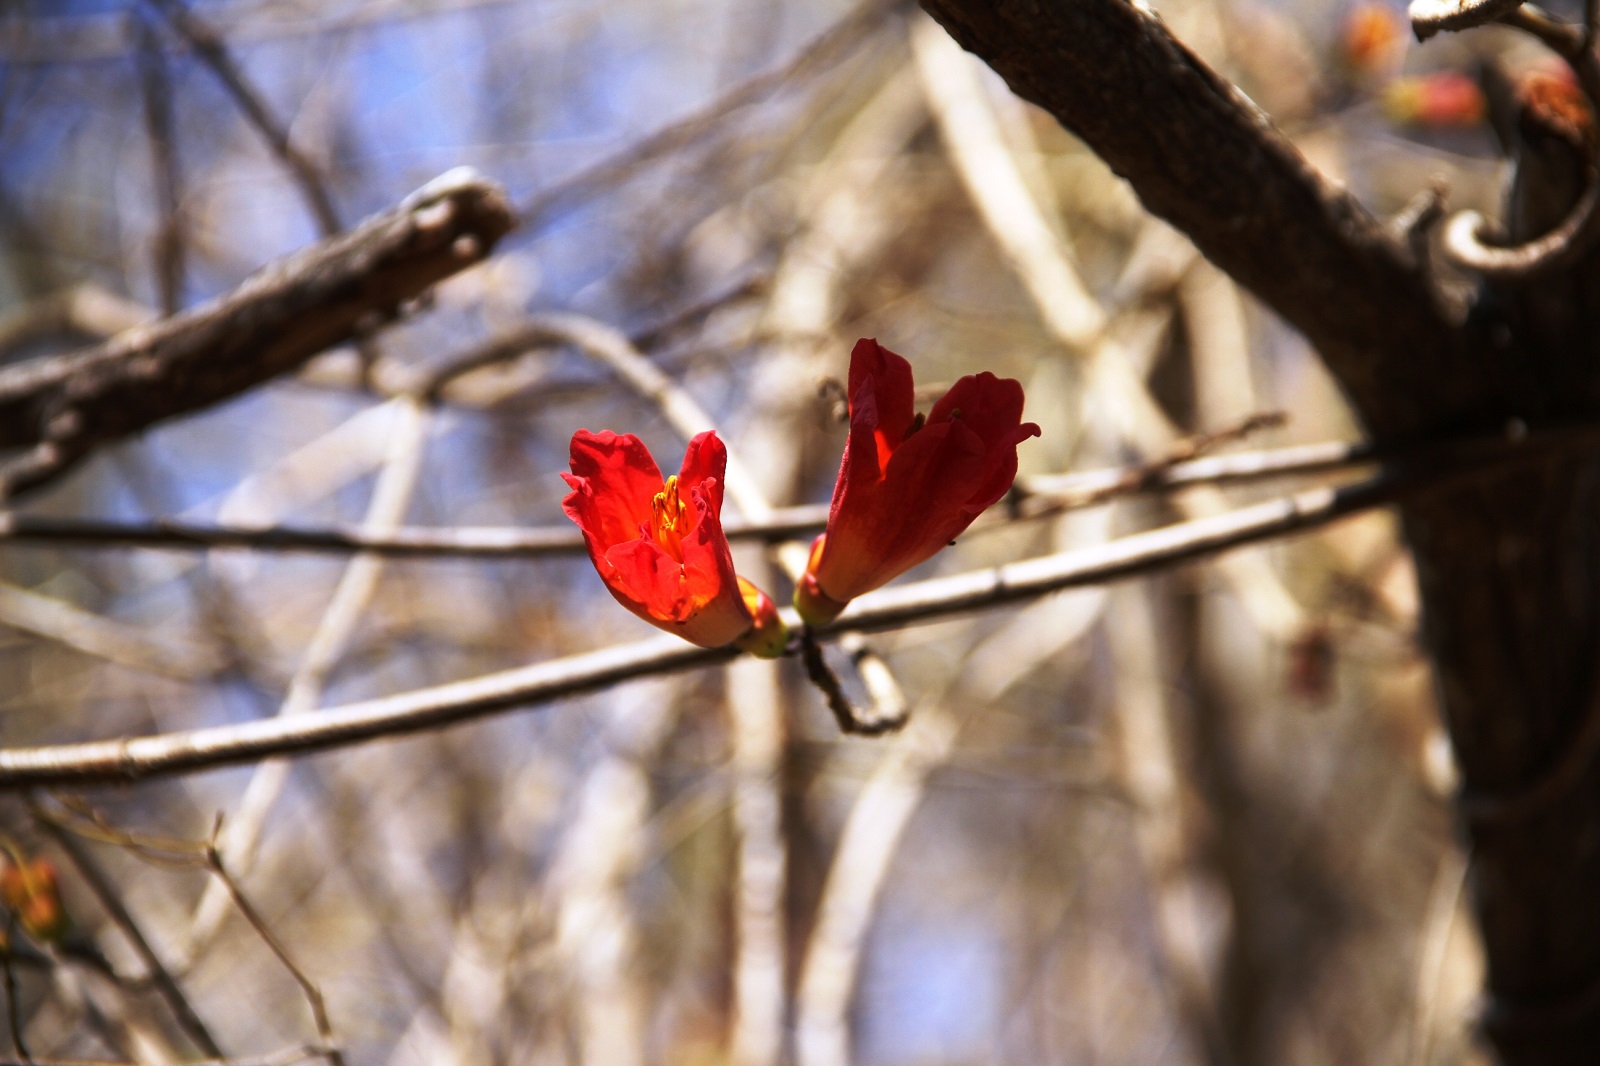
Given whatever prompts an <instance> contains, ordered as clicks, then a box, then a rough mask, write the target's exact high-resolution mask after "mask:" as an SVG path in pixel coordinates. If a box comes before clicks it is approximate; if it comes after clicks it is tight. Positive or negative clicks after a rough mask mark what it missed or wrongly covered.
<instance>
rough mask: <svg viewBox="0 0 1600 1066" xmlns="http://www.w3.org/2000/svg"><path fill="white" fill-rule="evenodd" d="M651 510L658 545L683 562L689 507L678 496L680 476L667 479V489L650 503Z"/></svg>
mask: <svg viewBox="0 0 1600 1066" xmlns="http://www.w3.org/2000/svg"><path fill="white" fill-rule="evenodd" d="M650 510H651V512H652V514H653V517H654V519H655V534H656V543H658V544H660V545H661V546H662V547H663V548H665V549H667V551H669V552H671V553H672V555H673V557H674V558H676V559H679V560H681V559H682V558H683V535H684V534H685V533H686V532H688V527H689V520H688V513H689V507H688V505H687V504H685V503H684V502H683V500H682V498H680V497H679V496H678V475H676V474H673V475H672V476H671V477H669V478H667V483H666V485H665V487H663V488H662V490H661V491H660V492H658V493H656V498H655V499H654V500H652V501H651V502H650Z"/></svg>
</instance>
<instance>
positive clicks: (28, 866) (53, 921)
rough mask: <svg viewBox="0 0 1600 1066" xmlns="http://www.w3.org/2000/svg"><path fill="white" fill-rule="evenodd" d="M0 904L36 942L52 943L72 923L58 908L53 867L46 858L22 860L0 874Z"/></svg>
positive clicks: (62, 909) (58, 896)
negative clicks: (1, 903) (14, 916)
mask: <svg viewBox="0 0 1600 1066" xmlns="http://www.w3.org/2000/svg"><path fill="white" fill-rule="evenodd" d="M0 902H4V903H5V905H6V906H7V907H9V908H10V909H11V911H12V913H14V914H15V915H16V916H17V923H18V924H19V925H21V926H22V928H24V929H26V930H27V931H28V934H29V935H30V936H32V937H33V938H34V939H36V940H40V941H43V942H45V943H56V942H58V941H60V940H61V938H62V937H64V936H66V934H67V930H68V929H69V928H71V925H72V923H71V922H70V921H69V920H68V918H67V911H66V908H65V907H63V906H62V905H61V891H60V888H59V887H58V886H57V884H56V868H55V866H54V865H53V864H52V863H51V862H50V860H49V859H31V860H24V861H23V862H21V863H12V864H10V865H8V866H7V867H6V868H5V870H4V871H0Z"/></svg>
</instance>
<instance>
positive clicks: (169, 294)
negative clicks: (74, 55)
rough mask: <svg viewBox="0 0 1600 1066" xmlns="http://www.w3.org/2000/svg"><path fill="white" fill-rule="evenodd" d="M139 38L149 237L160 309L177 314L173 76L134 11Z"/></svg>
mask: <svg viewBox="0 0 1600 1066" xmlns="http://www.w3.org/2000/svg"><path fill="white" fill-rule="evenodd" d="M134 23H135V27H136V35H137V37H138V41H139V50H138V57H139V62H138V66H139V88H140V92H141V93H142V94H143V96H144V122H145V139H146V140H148V141H149V142H150V164H151V168H152V169H153V170H154V171H155V185H156V201H157V204H158V206H159V210H160V222H158V223H157V226H156V235H155V240H154V241H153V242H152V244H153V248H152V250H151V251H152V258H153V260H154V262H155V268H156V269H155V272H156V280H157V288H158V290H159V292H160V295H161V313H162V314H164V315H175V314H177V313H178V309H179V308H180V307H182V306H183V277H184V263H185V258H186V257H185V255H184V240H183V216H182V208H181V205H180V202H179V199H180V198H179V193H178V180H179V179H178V151H177V144H176V142H175V140H174V136H175V134H174V126H173V113H172V112H173V108H172V78H171V75H170V72H169V71H168V70H167V57H166V54H165V53H164V52H162V50H161V40H160V37H159V36H158V35H157V33H156V30H155V27H154V26H152V25H151V24H150V23H149V21H148V20H147V19H146V18H144V17H143V16H137V15H136V16H135V18H134Z"/></svg>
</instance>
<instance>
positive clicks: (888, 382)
mask: <svg viewBox="0 0 1600 1066" xmlns="http://www.w3.org/2000/svg"><path fill="white" fill-rule="evenodd" d="M849 395H850V437H849V439H848V440H847V441H846V443H845V447H844V460H843V462H841V463H840V465H839V480H838V482H837V483H836V484H835V485H834V488H833V508H832V510H831V511H830V512H829V514H828V528H827V531H826V532H825V533H823V535H822V536H820V537H818V538H817V540H816V543H814V544H813V545H812V546H811V561H810V563H809V564H808V565H807V566H806V572H805V575H804V576H803V577H802V578H801V579H800V583H799V585H798V587H797V588H796V589H795V600H794V602H795V607H796V608H797V609H799V611H800V615H801V617H803V618H804V619H805V620H806V621H807V622H810V623H813V624H820V623H823V622H827V621H831V620H832V619H833V618H834V617H835V616H837V615H838V614H839V612H840V611H842V610H844V606H845V604H846V603H847V602H848V601H849V600H851V599H853V598H854V597H856V596H859V595H861V594H862V593H863V592H869V591H871V590H872V589H875V588H877V587H878V586H879V585H882V584H884V583H885V582H887V581H889V580H891V579H893V578H895V577H898V576H899V575H900V574H903V573H905V572H906V571H907V570H909V569H911V568H912V567H913V566H916V565H917V564H918V563H920V562H922V561H923V560H925V559H928V558H930V557H931V556H932V555H933V554H934V553H935V552H937V551H938V550H939V549H940V548H942V547H944V546H945V545H946V544H948V543H949V542H950V541H951V539H953V538H954V537H955V536H956V535H957V534H959V533H960V532H962V531H963V530H965V529H966V528H967V526H969V525H971V524H972V520H973V519H974V518H977V517H978V515H980V514H982V513H983V511H984V509H985V508H987V507H988V506H989V505H990V504H992V503H994V502H995V501H996V500H998V499H1000V497H1002V496H1004V495H1005V494H1006V491H1007V490H1009V489H1010V488H1011V482H1012V481H1014V480H1015V479H1016V476H1017V445H1018V444H1020V443H1021V442H1022V441H1024V440H1027V439H1028V438H1029V437H1036V436H1038V435H1039V427H1038V426H1036V425H1034V424H1033V423H1032V422H1023V421H1022V420H1021V419H1022V386H1021V385H1020V384H1018V383H1017V382H1016V381H1013V380H1012V379H1010V378H997V377H995V376H994V375H993V374H990V373H987V372H985V373H982V374H978V375H976V376H968V377H964V378H962V379H961V380H960V381H958V382H956V383H955V385H954V386H952V387H951V389H950V391H949V392H947V393H945V394H944V397H943V398H942V399H940V400H939V402H938V403H936V404H934V405H933V410H932V411H930V412H929V413H928V416H927V419H926V420H924V419H923V417H922V416H921V415H918V414H915V413H914V411H913V409H912V387H911V364H910V363H908V362H906V361H905V360H904V359H902V358H900V356H898V355H896V354H895V353H893V352H891V351H889V349H887V348H885V347H883V346H882V345H880V344H879V343H878V342H877V341H875V340H861V341H858V342H857V343H856V346H855V350H854V351H852V352H851V353H850V385H849Z"/></svg>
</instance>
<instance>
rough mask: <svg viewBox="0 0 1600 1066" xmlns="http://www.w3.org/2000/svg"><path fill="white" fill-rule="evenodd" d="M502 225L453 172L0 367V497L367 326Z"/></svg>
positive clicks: (500, 199)
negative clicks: (137, 312)
mask: <svg viewBox="0 0 1600 1066" xmlns="http://www.w3.org/2000/svg"><path fill="white" fill-rule="evenodd" d="M511 226H512V216H511V212H510V208H509V206H508V204H507V202H506V198H505V195H504V193H503V192H502V191H501V190H500V188H499V187H498V186H496V185H494V184H492V183H490V182H488V181H486V180H484V179H483V178H481V177H479V176H478V175H476V174H475V173H473V172H472V171H469V170H465V169H461V170H454V171H451V172H450V173H448V174H446V175H444V176H442V177H440V178H438V179H436V180H435V181H433V182H431V183H430V184H429V185H427V186H425V187H424V188H422V189H421V190H419V191H418V192H416V193H414V194H412V195H411V196H410V197H408V198H407V199H406V200H405V201H404V202H402V203H401V204H400V205H399V206H398V207H396V208H394V209H392V210H390V211H387V212H385V213H383V214H381V215H377V216H375V217H374V218H372V219H369V220H368V221H367V222H364V223H362V224H361V225H360V226H358V227H357V228H356V229H354V230H352V231H350V232H349V233H346V234H344V235H343V236H340V237H336V238H332V239H329V240H325V241H321V242H319V243H317V244H315V245H312V246H311V247H309V248H307V249H305V250H303V251H301V252H299V253H297V254H295V255H292V256H289V257H287V258H285V259H282V260H279V261H278V262H276V263H273V264H270V265H268V266H267V267H265V268H264V269H262V270H261V271H259V272H258V273H256V274H255V275H254V276H252V277H251V278H249V279H248V280H246V281H245V282H244V284H242V285H240V286H239V287H238V288H237V289H235V290H233V291H232V292H231V293H228V294H226V295H224V296H222V297H220V298H218V299H216V300H213V301H211V302H209V303H206V304H203V305H201V306H200V307H197V308H194V309H193V310H190V311H188V312H185V313H184V314H181V315H177V316H175V317H173V318H169V319H165V320H163V321H161V322H157V323H154V324H152V325H149V326H143V327H139V328H135V329H132V330H129V331H127V332H124V333H122V334H119V335H118V336H116V337H114V338H112V339H111V340H110V341H108V342H106V343H105V344H102V345H99V346H97V347H94V348H90V349H88V350H85V351H80V352H74V353H69V354H67V355H61V356H53V357H49V358H45V359H38V360H33V361H30V362H25V363H18V364H14V365H12V366H8V367H4V368H0V447H14V448H26V449H29V450H28V451H27V452H25V453H24V454H23V455H21V456H19V457H16V458H14V459H13V460H11V461H10V462H9V463H7V464H5V465H4V466H0V499H5V498H7V497H8V496H11V495H14V494H15V493H16V492H18V491H21V490H23V489H27V488H33V487H35V486H38V485H42V484H45V483H46V482H49V481H51V480H53V479H54V478H56V477H58V476H60V475H61V474H62V473H64V472H65V471H66V470H67V469H69V468H70V467H71V466H72V465H73V464H74V463H75V462H76V461H78V460H79V459H81V458H83V457H84V456H85V455H86V454H88V452H89V451H90V450H91V449H92V448H93V447H95V446H96V445H98V444H100V443H103V442H105V441H110V440H115V439H118V438H121V437H125V436H128V435H129V434H132V433H136V432H139V431H141V430H143V429H146V428H147V427H149V426H151V425H153V424H155V423H157V422H160V421H163V420H165V419H167V418H171V417H173V416H175V415H181V414H185V413H187V412H190V411H194V410H198V409H200V408H203V407H207V406H209V405H211V404H214V403H217V402H219V401H221V400H224V399H227V398H229V397H231V396H234V395H237V394H238V393H241V392H244V391H245V390H247V389H249V388H252V387H254V386H256V385H259V384H260V383H262V382H264V381H266V380H268V379H270V378H272V377H274V376H276V375H278V374H281V373H284V372H286V371H289V370H292V369H294V368H295V367H297V366H299V365H300V364H302V363H304V362H305V361H306V360H307V359H309V358H311V357H312V356H313V355H316V354H317V353H318V352H321V351H324V350H325V349H327V348H329V347H332V346H334V345H337V344H342V343H344V342H346V341H350V340H353V339H356V338H358V337H360V336H362V335H363V334H365V333H368V332H371V330H372V329H374V328H376V326H377V325H378V324H380V323H381V322H383V321H385V320H387V319H392V318H393V317H395V316H396V315H397V314H398V313H399V312H400V308H401V306H402V305H403V304H405V303H406V302H407V301H409V300H412V299H414V298H416V297H417V296H418V295H420V294H421V293H422V292H424V291H425V290H426V289H427V288H428V287H429V286H431V285H433V284H434V283H436V282H438V281H440V280H442V279H444V278H447V277H449V276H450V275H452V274H454V273H456V272H458V271H460V270H462V269H464V268H465V267H468V266H471V265H472V264H474V263H476V262H479V261H480V260H482V259H483V258H484V257H485V256H486V255H487V254H488V252H489V250H490V249H491V248H492V247H493V246H494V244H495V242H496V241H498V240H499V239H500V238H501V237H502V236H504V235H505V233H506V232H507V231H509V230H510V228H511Z"/></svg>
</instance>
